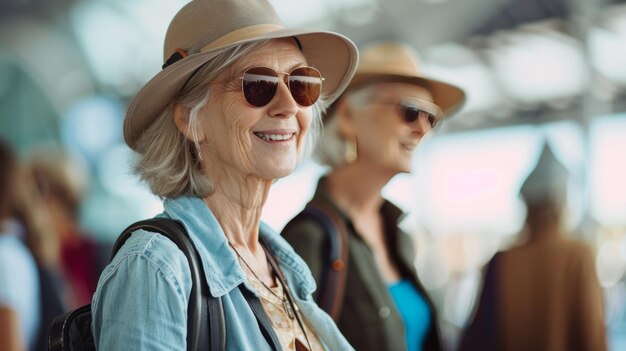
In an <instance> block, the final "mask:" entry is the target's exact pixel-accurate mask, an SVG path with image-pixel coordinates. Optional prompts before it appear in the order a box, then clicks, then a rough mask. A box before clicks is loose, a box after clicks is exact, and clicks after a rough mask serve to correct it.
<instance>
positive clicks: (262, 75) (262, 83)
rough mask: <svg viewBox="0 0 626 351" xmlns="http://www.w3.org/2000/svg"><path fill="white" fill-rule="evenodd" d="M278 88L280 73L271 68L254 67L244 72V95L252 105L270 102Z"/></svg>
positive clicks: (259, 105) (257, 105)
mask: <svg viewBox="0 0 626 351" xmlns="http://www.w3.org/2000/svg"><path fill="white" fill-rule="evenodd" d="M277 88H278V75H277V74H276V72H274V70H272V69H270V68H266V67H254V68H250V69H248V70H247V71H246V72H245V73H244V74H243V95H244V97H245V98H246V101H248V102H249V103H250V105H252V106H255V107H262V106H265V105H267V104H269V102H270V101H272V98H273V97H274V94H276V89H277Z"/></svg>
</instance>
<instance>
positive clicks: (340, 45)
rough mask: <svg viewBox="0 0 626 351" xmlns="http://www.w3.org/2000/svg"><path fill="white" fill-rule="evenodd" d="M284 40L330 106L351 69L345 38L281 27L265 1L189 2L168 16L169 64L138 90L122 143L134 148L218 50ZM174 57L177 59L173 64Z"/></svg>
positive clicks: (352, 54)
mask: <svg viewBox="0 0 626 351" xmlns="http://www.w3.org/2000/svg"><path fill="white" fill-rule="evenodd" d="M290 37H293V38H295V39H296V42H297V43H298V45H299V46H300V47H301V50H302V53H303V54H304V57H305V58H306V60H307V63H308V65H310V66H312V67H315V68H317V69H318V70H319V71H320V72H321V73H322V76H323V77H324V84H323V87H322V96H323V97H324V98H326V99H327V100H328V101H329V103H332V102H333V101H334V100H335V99H337V97H339V95H341V93H342V92H343V90H344V89H345V88H346V86H347V85H348V83H349V82H350V79H351V78H352V76H353V75H354V71H355V69H356V63H357V60H358V52H357V49H356V46H355V45H354V43H352V41H350V40H349V39H348V38H346V37H344V36H342V35H339V34H337V33H333V32H324V31H312V30H306V29H292V28H285V27H284V26H283V24H282V21H281V20H280V18H279V17H278V15H277V14H276V12H275V11H274V8H273V7H272V5H271V4H270V3H269V2H268V1H267V0H193V1H191V2H189V3H188V4H187V5H185V6H184V7H183V8H182V9H181V10H180V11H179V12H178V13H177V14H176V16H174V19H172V22H171V23H170V25H169V28H168V30H167V34H166V36H165V47H164V55H163V58H164V62H166V63H169V65H168V66H166V67H165V68H164V69H163V70H162V71H160V72H159V73H158V74H157V75H156V76H154V77H153V78H152V79H151V80H150V81H149V82H148V83H147V84H146V85H144V87H143V88H142V89H141V90H140V91H139V93H137V95H136V96H135V98H134V99H133V100H132V102H131V103H130V106H129V108H128V112H127V113H126V117H125V120H124V139H125V141H126V143H127V144H128V145H129V146H130V147H131V148H133V149H134V148H135V146H136V142H137V139H138V138H139V137H140V136H141V134H142V133H143V131H144V130H146V129H147V128H148V127H149V126H150V124H151V123H152V122H153V121H154V120H155V119H156V117H157V116H158V115H159V114H160V113H161V112H162V111H163V110H164V109H165V108H166V107H167V105H168V104H169V103H170V102H171V101H172V100H173V99H174V98H175V97H176V95H177V94H178V93H179V92H180V90H181V89H182V88H183V86H184V85H185V83H186V82H187V81H188V80H189V78H190V77H191V76H192V75H193V73H194V72H195V71H196V70H197V69H198V68H200V66H202V65H203V64H204V63H206V62H208V61H209V60H211V59H212V58H214V57H215V56H216V55H218V54H219V52H221V51H222V50H223V49H225V48H229V47H233V46H236V45H239V44H244V43H250V42H257V41H263V40H268V39H279V38H290ZM181 52H182V55H181ZM177 57H178V58H180V59H178V60H177V61H176V60H175V59H176V58H177ZM173 58H174V59H173ZM172 61H175V62H173V63H171V62H172Z"/></svg>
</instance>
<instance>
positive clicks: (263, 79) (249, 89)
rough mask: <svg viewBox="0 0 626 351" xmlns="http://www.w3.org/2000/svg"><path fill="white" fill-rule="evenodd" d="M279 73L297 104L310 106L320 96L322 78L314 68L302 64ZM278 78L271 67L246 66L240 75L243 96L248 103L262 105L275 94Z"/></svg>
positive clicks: (268, 101) (267, 102) (277, 74)
mask: <svg viewBox="0 0 626 351" xmlns="http://www.w3.org/2000/svg"><path fill="white" fill-rule="evenodd" d="M280 74H282V75H284V78H282V79H283V82H284V83H285V84H286V85H287V87H288V88H289V91H290V92H291V96H292V97H293V99H294V100H295V101H296V103H297V104H298V105H300V106H302V107H308V106H311V105H313V104H314V103H315V101H317V99H318V98H319V97H320V93H321V92H322V81H323V80H324V78H322V75H321V74H320V71H318V70H316V69H315V68H313V67H306V66H303V67H298V68H295V69H294V70H292V71H291V72H289V73H286V72H285V73H280ZM280 79H281V78H280V76H279V73H278V72H276V71H274V70H273V69H271V68H268V67H252V68H248V69H247V70H246V71H245V72H244V73H243V76H242V77H241V81H242V82H241V85H242V88H243V96H244V97H245V98H246V101H248V103H250V105H252V106H255V107H263V106H265V105H267V104H269V103H270V101H272V99H273V98H274V95H276V91H277V90H278V84H279V82H280Z"/></svg>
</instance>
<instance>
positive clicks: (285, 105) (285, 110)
mask: <svg viewBox="0 0 626 351" xmlns="http://www.w3.org/2000/svg"><path fill="white" fill-rule="evenodd" d="M298 108H299V106H298V104H297V103H296V101H295V100H294V98H293V96H291V91H290V90H289V87H288V86H287V84H286V83H285V82H284V81H283V80H282V79H281V80H280V81H279V83H278V87H277V88H276V94H274V98H273V99H272V101H271V102H270V108H269V114H270V116H272V117H279V118H287V117H291V116H294V115H295V114H296V112H298Z"/></svg>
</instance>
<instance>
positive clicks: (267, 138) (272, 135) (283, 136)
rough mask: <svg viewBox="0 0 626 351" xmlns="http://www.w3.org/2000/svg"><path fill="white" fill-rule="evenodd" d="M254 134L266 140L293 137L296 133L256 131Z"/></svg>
mask: <svg viewBox="0 0 626 351" xmlns="http://www.w3.org/2000/svg"><path fill="white" fill-rule="evenodd" d="M254 134H255V135H256V136H258V137H259V138H261V139H263V140H265V141H283V140H289V139H291V138H292V137H293V136H294V134H295V133H290V134H266V133H254Z"/></svg>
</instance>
